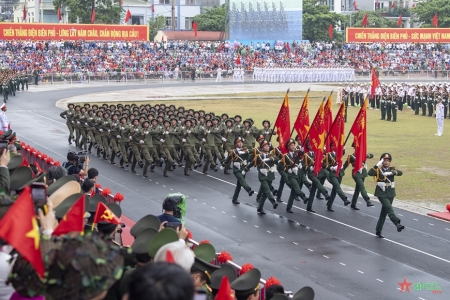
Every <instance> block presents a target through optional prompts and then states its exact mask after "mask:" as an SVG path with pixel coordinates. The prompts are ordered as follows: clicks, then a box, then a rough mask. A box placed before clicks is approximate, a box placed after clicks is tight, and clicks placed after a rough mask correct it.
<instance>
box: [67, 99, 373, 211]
mask: <svg viewBox="0 0 450 300" xmlns="http://www.w3.org/2000/svg"><path fill="white" fill-rule="evenodd" d="M61 117H62V118H64V119H66V124H67V127H68V129H69V137H68V142H69V144H72V143H75V146H76V147H78V148H79V149H80V150H85V151H88V152H89V153H91V152H92V151H95V149H96V154H97V156H98V157H102V158H103V159H104V160H107V161H109V162H110V163H111V164H116V161H115V160H116V158H118V159H119V165H120V167H121V168H128V167H129V166H130V165H131V172H133V173H136V172H137V170H136V166H137V165H139V166H140V167H141V168H142V169H143V170H142V175H143V177H144V178H146V177H148V170H150V172H154V170H155V167H161V168H162V167H163V166H164V168H163V176H165V177H167V176H168V173H169V172H170V171H173V170H175V169H176V167H177V166H178V167H180V168H181V167H183V166H184V170H183V171H184V175H186V176H190V175H189V170H192V169H197V168H200V167H202V166H203V173H205V174H207V172H208V171H209V170H213V171H215V172H217V171H218V170H219V169H221V170H223V172H224V173H225V174H230V172H229V171H232V173H233V175H234V176H235V177H236V179H237V186H236V189H235V193H234V195H233V197H232V203H234V204H239V200H238V197H239V193H240V190H241V187H242V188H243V189H244V190H245V191H246V192H247V193H248V195H249V196H252V195H253V194H254V193H255V191H256V190H253V189H252V188H251V187H250V186H249V185H248V184H247V182H246V181H245V176H246V173H247V172H248V171H249V170H250V169H251V168H252V167H255V168H256V169H257V173H258V179H259V181H260V183H261V184H260V187H259V189H258V190H257V196H256V200H257V201H258V202H259V206H258V213H259V214H264V210H263V207H264V203H265V201H266V200H267V199H268V200H269V201H270V202H271V204H272V206H273V208H277V207H278V203H277V202H283V201H282V200H281V195H282V192H283V188H284V186H285V185H287V186H288V187H289V188H290V190H291V192H290V195H289V199H288V205H287V208H286V211H287V212H288V213H292V206H293V202H294V200H297V201H301V200H303V202H304V204H306V205H307V211H309V212H314V210H313V209H312V205H313V202H314V199H315V198H318V199H323V197H322V195H323V196H324V197H325V199H326V200H327V202H326V206H327V210H328V211H331V212H332V211H334V210H333V202H334V199H335V197H336V195H339V197H340V198H341V199H342V201H343V203H344V205H345V206H347V205H349V204H351V208H352V209H355V210H358V209H359V208H357V207H356V200H357V199H358V196H359V194H360V193H361V195H362V196H363V198H364V200H366V202H367V206H373V204H372V203H371V201H370V199H369V197H368V196H367V192H366V190H365V187H364V178H365V177H367V171H366V170H365V169H364V168H363V169H364V170H359V172H356V175H353V178H354V180H355V183H356V188H355V193H354V196H353V198H352V201H351V202H350V201H349V200H348V199H347V196H346V195H345V193H344V192H343V191H342V189H341V187H340V184H341V182H342V177H343V176H344V175H345V169H346V168H347V167H348V166H350V165H352V166H353V165H354V163H355V156H354V155H353V154H352V155H349V156H348V157H347V160H346V161H345V164H344V167H343V168H342V169H341V170H340V171H339V172H336V169H337V165H338V164H337V158H336V153H335V152H334V147H333V146H332V147H331V149H330V150H329V152H328V153H326V155H325V157H324V159H323V161H322V162H321V163H322V169H321V171H320V172H319V174H318V175H317V176H316V175H315V174H314V163H315V157H314V152H313V151H311V148H310V144H309V141H308V140H307V141H305V142H304V143H303V142H302V141H300V140H298V139H296V140H294V139H290V140H288V141H287V144H286V147H287V149H289V152H288V153H286V154H282V152H281V150H280V148H279V147H274V146H272V144H271V143H270V140H271V137H272V136H273V135H275V133H274V132H273V130H272V128H271V124H270V121H268V120H264V121H263V122H262V128H257V127H256V126H255V125H254V121H253V120H252V119H251V118H249V119H246V120H244V121H242V117H241V116H240V115H236V116H234V117H233V118H230V117H229V116H228V114H226V113H224V114H222V115H221V116H220V117H219V116H216V115H215V114H214V113H212V112H211V113H205V111H203V110H200V111H194V110H193V109H185V108H184V107H182V106H181V107H178V108H176V107H175V106H174V105H170V106H166V105H165V104H160V105H159V104H156V105H153V106H151V105H149V104H147V105H140V106H137V105H135V104H131V105H130V104H126V105H122V104H117V105H114V104H112V105H107V104H103V105H101V106H99V105H96V104H94V105H92V107H91V106H90V104H88V103H86V104H84V105H83V106H80V105H75V104H69V105H68V110H66V111H64V112H62V113H61ZM367 157H368V158H372V157H373V156H372V155H369V154H368V156H367ZM275 171H277V172H278V173H279V174H280V184H279V188H278V189H275V188H274V187H273V182H274V180H275ZM307 178H308V179H307ZM325 181H328V182H330V183H331V185H332V186H333V188H332V190H331V193H330V194H329V193H328V192H327V190H326V189H325V188H324V183H325ZM303 186H305V187H306V188H307V189H308V190H309V191H310V193H309V196H306V195H305V194H304V193H303V191H302V187H303ZM316 191H317V193H316Z"/></svg>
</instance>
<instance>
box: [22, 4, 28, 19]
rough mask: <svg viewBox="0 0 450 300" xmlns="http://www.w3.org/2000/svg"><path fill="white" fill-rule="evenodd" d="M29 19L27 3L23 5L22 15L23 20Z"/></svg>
mask: <svg viewBox="0 0 450 300" xmlns="http://www.w3.org/2000/svg"><path fill="white" fill-rule="evenodd" d="M26 19H27V7H26V6H25V4H24V5H23V15H22V20H23V21H25V20H26Z"/></svg>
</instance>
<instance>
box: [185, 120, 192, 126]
mask: <svg viewBox="0 0 450 300" xmlns="http://www.w3.org/2000/svg"><path fill="white" fill-rule="evenodd" d="M187 122H189V123H191V124H192V120H191V119H186V120H184V124H185V125H186V123H187Z"/></svg>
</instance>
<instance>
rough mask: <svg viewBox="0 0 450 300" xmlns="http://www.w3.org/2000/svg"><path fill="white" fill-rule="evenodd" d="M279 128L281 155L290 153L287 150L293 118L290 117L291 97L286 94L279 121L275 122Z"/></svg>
mask: <svg viewBox="0 0 450 300" xmlns="http://www.w3.org/2000/svg"><path fill="white" fill-rule="evenodd" d="M275 126H276V127H277V135H278V143H279V144H280V146H279V148H280V151H281V153H283V154H285V153H287V152H288V149H287V148H286V141H287V140H288V139H289V138H290V137H291V132H290V130H291V118H290V116H289V96H288V93H286V96H284V101H283V104H282V105H281V108H280V112H279V113H278V117H277V120H276V121H275Z"/></svg>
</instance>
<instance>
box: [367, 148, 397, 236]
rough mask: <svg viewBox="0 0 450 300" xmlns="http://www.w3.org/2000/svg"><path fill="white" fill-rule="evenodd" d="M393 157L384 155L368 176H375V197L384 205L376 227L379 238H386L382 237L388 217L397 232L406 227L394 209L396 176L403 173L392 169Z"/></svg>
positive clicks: (387, 154)
mask: <svg viewBox="0 0 450 300" xmlns="http://www.w3.org/2000/svg"><path fill="white" fill-rule="evenodd" d="M391 161H392V156H391V155H390V154H389V153H383V154H382V155H381V157H380V161H379V162H378V163H377V164H376V165H375V166H374V167H373V168H372V169H370V170H369V172H368V174H369V175H370V176H374V179H375V181H376V183H377V187H376V188H375V196H376V197H377V198H378V200H380V203H381V205H382V208H381V212H380V217H379V219H378V223H377V226H376V229H375V230H376V231H375V234H376V236H377V237H379V238H384V236H383V235H382V230H383V225H384V222H385V220H386V216H389V219H391V221H392V223H394V225H395V226H396V227H397V231H398V232H401V231H402V230H403V229H405V226H403V225H401V223H400V219H399V218H398V217H397V216H396V214H395V212H394V209H393V208H392V202H393V201H394V197H395V196H396V194H395V176H402V175H403V172H402V171H400V170H396V169H395V167H391Z"/></svg>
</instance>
